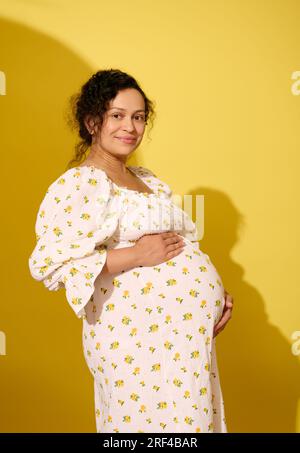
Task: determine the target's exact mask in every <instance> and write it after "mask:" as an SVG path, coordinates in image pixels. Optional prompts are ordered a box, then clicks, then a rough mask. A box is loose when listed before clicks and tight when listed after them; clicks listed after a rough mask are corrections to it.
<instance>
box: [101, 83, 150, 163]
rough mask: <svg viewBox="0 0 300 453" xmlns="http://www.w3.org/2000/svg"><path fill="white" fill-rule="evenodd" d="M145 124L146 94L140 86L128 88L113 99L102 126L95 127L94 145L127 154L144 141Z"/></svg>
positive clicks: (105, 149)
mask: <svg viewBox="0 0 300 453" xmlns="http://www.w3.org/2000/svg"><path fill="white" fill-rule="evenodd" d="M145 126H146V125H145V103H144V98H143V96H142V95H141V93H140V92H139V91H138V90H136V89H134V88H126V89H124V90H121V91H119V92H118V94H117V96H116V97H115V98H114V99H112V100H111V101H110V103H109V107H108V110H107V111H106V112H105V114H104V118H103V124H102V128H101V130H100V129H99V127H98V126H97V125H96V126H95V127H94V130H95V133H94V135H93V136H92V137H93V142H92V145H93V144H94V143H95V144H97V145H98V146H99V147H100V148H101V149H102V150H104V151H107V152H110V153H112V154H115V155H121V156H124V157H127V156H128V155H129V154H131V153H132V152H133V151H134V150H135V149H136V148H137V147H138V146H139V144H140V142H141V141H142V139H143V135H144V131H145ZM129 139H132V140H129Z"/></svg>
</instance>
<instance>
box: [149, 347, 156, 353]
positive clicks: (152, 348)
mask: <svg viewBox="0 0 300 453" xmlns="http://www.w3.org/2000/svg"><path fill="white" fill-rule="evenodd" d="M155 350H156V348H155V347H154V346H149V351H150V352H152V354H153V352H154V351H155Z"/></svg>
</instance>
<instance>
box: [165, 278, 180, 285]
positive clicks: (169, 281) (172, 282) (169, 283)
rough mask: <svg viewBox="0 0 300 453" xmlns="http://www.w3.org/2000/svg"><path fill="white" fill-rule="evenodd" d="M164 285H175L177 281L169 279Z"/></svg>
mask: <svg viewBox="0 0 300 453" xmlns="http://www.w3.org/2000/svg"><path fill="white" fill-rule="evenodd" d="M166 283H167V286H173V285H177V280H175V278H170V279H169V280H167V281H166Z"/></svg>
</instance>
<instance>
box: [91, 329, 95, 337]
mask: <svg viewBox="0 0 300 453" xmlns="http://www.w3.org/2000/svg"><path fill="white" fill-rule="evenodd" d="M90 336H91V337H92V338H94V337H95V336H96V333H95V331H94V330H91V331H90Z"/></svg>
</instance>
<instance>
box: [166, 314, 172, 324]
mask: <svg viewBox="0 0 300 453" xmlns="http://www.w3.org/2000/svg"><path fill="white" fill-rule="evenodd" d="M171 321H172V316H171V315H167V316H166V317H165V323H166V324H170V322H171Z"/></svg>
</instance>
